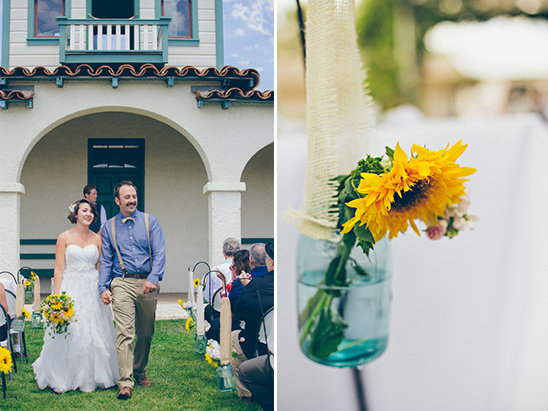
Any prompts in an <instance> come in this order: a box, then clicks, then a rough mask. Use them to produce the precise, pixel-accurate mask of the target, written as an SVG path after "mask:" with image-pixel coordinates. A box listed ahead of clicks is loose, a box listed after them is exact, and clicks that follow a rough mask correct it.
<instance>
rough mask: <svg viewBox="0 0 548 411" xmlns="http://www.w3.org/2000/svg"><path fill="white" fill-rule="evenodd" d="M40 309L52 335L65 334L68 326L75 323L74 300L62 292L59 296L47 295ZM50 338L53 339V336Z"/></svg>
mask: <svg viewBox="0 0 548 411" xmlns="http://www.w3.org/2000/svg"><path fill="white" fill-rule="evenodd" d="M40 308H41V310H42V313H43V314H44V317H45V319H46V325H47V326H48V327H49V328H50V329H51V330H52V331H53V333H54V334H65V333H66V332H67V329H68V326H69V324H70V323H71V322H75V321H76V317H75V315H74V300H73V299H72V298H70V297H69V296H68V295H67V293H66V292H64V291H63V292H62V293H61V294H52V295H49V296H48V297H47V298H46V299H45V300H44V301H42V304H41V305H40ZM49 334H50V335H52V334H51V333H49ZM69 334H70V333H69ZM52 337H53V338H55V336H52ZM65 338H67V336H66V335H65Z"/></svg>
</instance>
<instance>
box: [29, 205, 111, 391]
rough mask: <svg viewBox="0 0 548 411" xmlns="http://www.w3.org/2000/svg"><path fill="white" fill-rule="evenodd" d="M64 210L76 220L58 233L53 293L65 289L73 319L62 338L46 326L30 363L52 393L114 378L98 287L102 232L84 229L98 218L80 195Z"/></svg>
mask: <svg viewBox="0 0 548 411" xmlns="http://www.w3.org/2000/svg"><path fill="white" fill-rule="evenodd" d="M69 210H70V214H69V216H68V219H69V220H70V221H71V222H72V223H75V224H76V226H75V227H74V228H71V229H70V230H67V231H65V232H63V233H62V234H61V235H60V236H59V238H58V239H57V246H56V249H55V270H54V277H53V278H54V279H53V282H54V293H55V294H60V293H61V292H62V291H66V293H67V294H68V295H69V296H70V297H71V298H72V299H73V300H74V312H75V315H76V318H77V321H76V322H73V323H71V324H70V325H69V327H68V334H65V335H66V338H65V335H59V334H57V335H55V334H53V333H52V335H49V333H48V330H47V329H46V331H45V335H44V345H43V347H42V352H41V353H40V357H39V358H38V359H37V360H36V361H35V362H34V364H32V366H33V368H34V373H35V374H36V381H37V383H38V386H39V387H40V389H44V388H46V387H51V388H52V389H53V391H55V392H56V393H63V392H66V391H70V390H80V391H85V392H89V391H93V390H95V389H96V388H108V387H112V386H113V385H115V384H116V383H117V381H118V378H119V373H118V361H117V359H116V349H115V340H116V333H115V330H114V325H113V320H112V311H111V308H110V306H105V305H103V304H102V303H101V301H100V300H99V294H98V291H97V290H98V289H97V282H98V272H97V269H98V268H99V255H101V238H100V237H99V236H98V235H97V234H95V233H94V232H93V231H91V230H90V229H89V225H90V224H91V223H92V222H93V220H94V218H97V213H96V211H95V206H94V205H93V204H91V203H90V202H88V201H87V200H79V201H77V202H76V203H74V204H73V205H71V207H69ZM53 336H55V338H53Z"/></svg>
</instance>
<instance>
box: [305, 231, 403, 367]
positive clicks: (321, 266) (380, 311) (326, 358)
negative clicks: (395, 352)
mask: <svg viewBox="0 0 548 411" xmlns="http://www.w3.org/2000/svg"><path fill="white" fill-rule="evenodd" d="M337 247H338V244H337V243H333V242H330V241H327V240H315V239H312V238H310V237H306V236H301V237H300V239H299V246H298V251H297V279H298V290H297V292H298V310H299V344H300V346H301V350H302V351H303V353H304V354H305V355H306V356H307V357H308V358H310V359H311V360H313V361H315V362H317V363H320V364H324V365H328V366H333V367H355V366H358V365H361V364H365V363H367V362H369V361H371V360H373V359H375V358H377V357H378V356H380V355H381V354H382V353H383V352H384V350H385V349H386V346H387V343H388V334H389V325H390V321H389V320H390V301H391V285H390V281H391V276H392V256H391V250H390V243H389V241H388V239H386V238H385V239H382V240H381V241H378V242H377V243H376V244H375V246H374V249H373V250H370V251H369V255H366V254H364V253H363V252H362V250H361V248H359V247H354V248H353V249H352V252H351V253H350V256H349V258H348V260H347V261H346V265H345V266H344V267H341V268H339V270H341V269H342V270H344V271H345V277H344V278H345V281H344V283H343V284H337V285H326V272H327V271H328V267H330V264H331V265H333V264H336V263H337V259H336V258H335V257H336V254H337Z"/></svg>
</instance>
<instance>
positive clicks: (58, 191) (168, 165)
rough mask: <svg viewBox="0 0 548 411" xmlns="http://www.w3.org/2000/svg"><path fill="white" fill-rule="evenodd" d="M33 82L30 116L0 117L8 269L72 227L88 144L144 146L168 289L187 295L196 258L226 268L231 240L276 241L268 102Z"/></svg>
mask: <svg viewBox="0 0 548 411" xmlns="http://www.w3.org/2000/svg"><path fill="white" fill-rule="evenodd" d="M34 84H35V92H36V95H35V98H34V108H33V109H27V108H26V107H25V106H24V105H13V106H10V109H9V110H4V111H1V112H0V122H1V124H2V127H1V128H0V147H2V150H0V161H1V162H2V164H3V167H2V168H0V182H2V184H0V215H10V221H5V220H4V221H2V223H1V224H2V225H3V226H2V232H3V233H4V232H8V233H9V234H8V235H6V236H5V237H4V236H3V237H2V238H0V250H2V251H0V264H1V266H2V267H6V268H7V269H8V270H11V271H17V269H18V268H19V266H20V265H19V264H20V261H19V259H18V257H19V256H18V254H19V244H18V239H19V238H55V237H56V236H57V235H58V234H59V233H61V232H62V231H64V230H65V229H67V228H69V227H70V224H69V222H68V220H67V219H66V215H67V213H68V212H67V207H68V205H69V204H70V203H71V202H73V201H75V200H76V199H78V198H81V190H82V188H83V186H84V185H85V184H86V183H87V140H88V138H104V137H113V138H124V137H131V138H145V211H147V212H149V213H151V214H153V215H155V216H156V217H158V219H159V221H160V223H161V224H162V226H163V229H164V232H165V235H166V244H167V250H166V251H167V255H168V264H167V270H166V277H165V281H164V283H163V284H162V285H163V290H164V292H183V291H186V286H187V281H185V280H183V274H184V273H186V270H187V268H188V267H189V266H190V267H192V266H193V265H194V264H195V263H196V262H198V261H201V260H203V261H208V262H209V263H211V264H212V265H215V264H218V263H219V262H221V260H222V254H221V248H222V241H223V240H224V238H226V237H228V236H235V237H242V236H243V237H273V236H274V227H273V219H274V218H273V215H274V214H273V204H274V194H273V192H274V182H273V152H274V150H273V120H274V117H273V116H274V113H273V107H272V105H271V104H249V103H233V105H232V107H231V108H230V109H228V110H223V109H221V107H220V104H219V103H208V104H205V105H204V107H202V108H197V104H196V100H195V97H194V94H193V93H192V92H191V91H190V86H191V83H183V82H180V83H176V84H175V86H174V87H172V88H167V87H166V86H165V83H163V82H160V81H126V82H121V83H120V85H119V88H117V89H114V88H112V87H111V85H110V83H109V82H108V81H82V80H74V81H68V82H66V84H65V86H64V87H63V88H58V87H56V86H55V83H54V81H51V82H49V81H40V82H35V83H34ZM247 190H249V191H247ZM19 202H20V204H21V207H20V211H19V210H18V204H19ZM267 213H268V214H267ZM19 233H20V237H18V238H17V241H16V243H17V244H14V242H13V238H12V237H14V238H15V237H17V236H18V235H19ZM10 239H11V241H10ZM29 252H31V251H30V250H29ZM36 268H38V267H36Z"/></svg>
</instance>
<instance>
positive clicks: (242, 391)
mask: <svg viewBox="0 0 548 411" xmlns="http://www.w3.org/2000/svg"><path fill="white" fill-rule="evenodd" d="M240 331H241V330H236V331H232V335H231V336H232V348H233V349H234V351H235V352H236V357H232V360H231V364H232V370H233V371H234V380H236V391H237V392H238V396H239V397H251V395H252V394H251V391H249V390H248V389H247V387H246V386H245V385H244V384H243V383H242V382H241V381H240V377H239V375H238V373H239V372H240V365H241V364H242V363H243V362H244V361H247V357H246V356H245V354H244V351H243V350H242V347H241V346H240V339H239V337H240Z"/></svg>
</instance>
